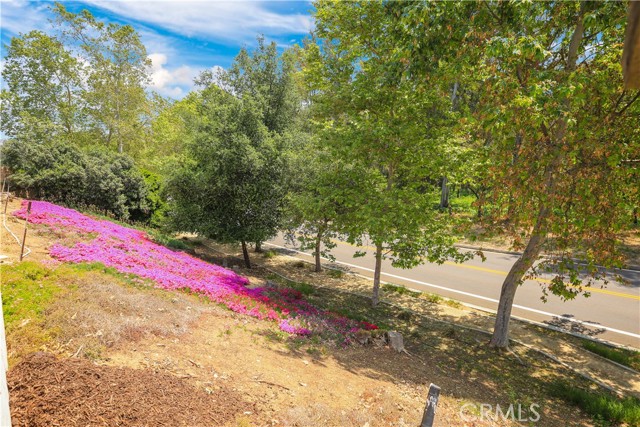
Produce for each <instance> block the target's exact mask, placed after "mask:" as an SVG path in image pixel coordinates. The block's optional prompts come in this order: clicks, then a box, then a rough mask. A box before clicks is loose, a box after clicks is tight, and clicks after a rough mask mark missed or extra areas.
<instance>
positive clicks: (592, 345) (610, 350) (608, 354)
mask: <svg viewBox="0 0 640 427" xmlns="http://www.w3.org/2000/svg"><path fill="white" fill-rule="evenodd" d="M582 347H583V348H585V349H587V350H589V351H591V352H593V353H596V354H598V355H600V356H602V357H605V358H607V359H609V360H613V361H614V362H617V363H620V364H621V365H625V366H628V367H630V368H633V369H635V370H640V353H639V352H637V351H631V350H625V349H621V348H614V347H611V346H608V345H605V344H600V343H597V342H593V341H584V342H583V343H582Z"/></svg>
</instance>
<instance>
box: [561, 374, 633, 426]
mask: <svg viewBox="0 0 640 427" xmlns="http://www.w3.org/2000/svg"><path fill="white" fill-rule="evenodd" d="M550 391H551V393H552V395H554V396H556V397H559V398H562V399H564V400H565V401H567V402H568V403H571V404H573V405H576V406H578V407H580V408H581V409H583V410H584V411H585V412H587V413H588V414H590V415H592V416H593V417H594V418H596V419H598V420H604V421H609V422H612V423H615V424H620V423H626V424H627V425H629V426H640V400H639V399H637V398H635V397H631V396H629V397H626V398H624V399H621V398H619V397H615V396H612V395H610V394H604V393H595V392H589V391H585V390H582V389H579V388H576V387H575V386H573V385H571V384H567V383H564V382H556V383H554V384H553V385H552V386H551V388H550Z"/></svg>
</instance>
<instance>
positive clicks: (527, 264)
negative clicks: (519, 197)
mask: <svg viewBox="0 0 640 427" xmlns="http://www.w3.org/2000/svg"><path fill="white" fill-rule="evenodd" d="M586 7H587V4H586V3H585V2H583V3H581V5H580V12H579V13H578V16H577V20H576V27H575V30H574V32H573V34H572V36H571V42H570V43H569V52H568V55H567V63H566V67H565V68H566V70H567V71H569V72H571V71H573V70H575V68H576V61H577V59H578V51H579V47H580V44H581V42H582V38H583V33H584V14H585V12H586ZM570 103H571V100H570V98H567V99H565V101H564V103H563V104H564V107H565V108H566V110H567V111H568V110H569V107H570ZM566 131H567V118H566V117H562V118H560V120H558V123H557V125H556V129H555V132H554V135H553V138H552V139H551V141H550V142H551V143H552V144H553V145H555V146H556V153H555V156H554V158H553V160H552V161H551V163H550V165H549V166H548V167H547V170H546V171H545V189H546V193H547V197H548V199H549V200H550V201H552V200H553V196H554V194H555V191H556V190H555V184H556V182H555V177H554V175H555V174H556V172H557V169H558V167H559V166H560V165H561V164H562V161H563V159H564V155H563V152H562V150H561V144H562V141H563V140H564V138H565V136H566ZM517 142H518V141H517ZM520 142H521V140H520ZM549 213H550V207H549V206H548V205H546V204H545V203H544V202H543V203H542V205H541V206H540V209H539V211H538V217H537V218H536V223H535V225H534V227H533V231H532V233H531V237H530V238H529V242H528V243H527V247H526V248H525V250H524V252H523V253H522V255H521V256H520V258H519V259H518V261H516V263H515V264H514V265H513V267H511V270H510V271H509V274H508V275H507V277H506V279H505V280H504V282H503V284H502V290H501V292H500V303H499V304H498V313H497V314H496V323H495V327H494V329H493V336H492V337H491V342H490V343H489V345H490V346H492V347H498V348H506V347H508V345H509V320H510V318H511V308H512V306H513V300H514V298H515V295H516V290H517V289H518V285H519V284H520V281H521V280H522V277H523V276H524V274H525V273H526V272H527V270H529V269H530V268H531V267H532V266H533V263H534V262H535V260H536V259H537V258H538V256H539V255H540V251H541V250H542V245H543V244H544V241H545V239H546V236H547V233H546V222H547V220H548V216H549Z"/></svg>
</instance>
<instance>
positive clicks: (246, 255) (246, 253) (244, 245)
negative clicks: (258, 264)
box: [242, 240, 251, 268]
mask: <svg viewBox="0 0 640 427" xmlns="http://www.w3.org/2000/svg"><path fill="white" fill-rule="evenodd" d="M242 256H244V265H245V267H247V268H251V260H250V259H249V251H248V250H247V242H245V241H244V240H243V241H242Z"/></svg>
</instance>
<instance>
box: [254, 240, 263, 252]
mask: <svg viewBox="0 0 640 427" xmlns="http://www.w3.org/2000/svg"><path fill="white" fill-rule="evenodd" d="M254 252H256V253H260V252H262V242H256V245H255V248H254Z"/></svg>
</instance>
